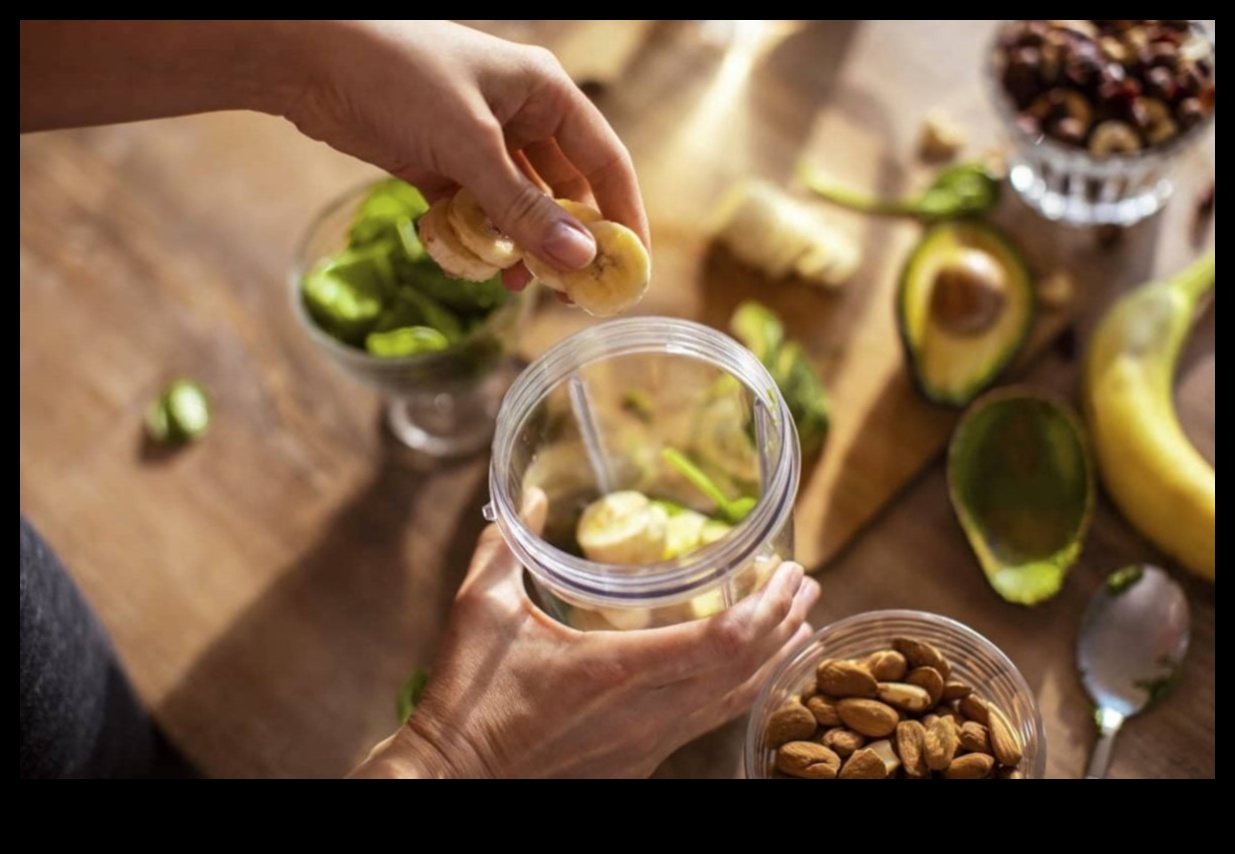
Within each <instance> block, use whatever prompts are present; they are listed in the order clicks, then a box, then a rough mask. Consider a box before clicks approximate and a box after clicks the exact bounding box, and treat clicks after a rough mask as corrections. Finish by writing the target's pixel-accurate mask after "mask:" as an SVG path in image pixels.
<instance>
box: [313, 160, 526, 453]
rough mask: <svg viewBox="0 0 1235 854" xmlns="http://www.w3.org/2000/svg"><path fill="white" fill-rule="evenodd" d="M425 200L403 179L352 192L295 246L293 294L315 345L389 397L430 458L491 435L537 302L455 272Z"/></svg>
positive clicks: (401, 427)
mask: <svg viewBox="0 0 1235 854" xmlns="http://www.w3.org/2000/svg"><path fill="white" fill-rule="evenodd" d="M427 209H428V204H427V202H426V201H425V199H424V197H423V196H422V195H421V194H420V192H419V191H418V190H417V189H416V188H415V187H413V186H411V185H410V184H407V183H405V182H403V181H400V180H398V179H396V178H388V179H385V180H381V181H377V182H373V183H368V184H365V185H364V186H361V187H357V188H355V189H353V190H351V191H350V192H348V193H346V194H345V195H344V196H343V197H342V198H340V199H338V200H336V201H335V202H333V203H332V204H330V205H329V206H327V207H326V209H325V210H324V211H323V212H322V213H321V214H319V215H318V216H317V217H316V218H315V219H314V221H313V223H312V224H311V225H310V227H309V229H308V232H307V234H306V235H305V237H304V239H303V240H302V242H301V244H300V246H299V247H298V249H297V251H296V256H295V260H294V263H293V265H292V272H291V302H292V308H293V311H294V312H295V314H296V317H297V319H298V320H299V321H300V324H301V326H302V327H303V328H304V329H305V331H306V332H307V333H308V335H309V337H310V338H311V339H312V340H313V342H314V343H315V344H316V345H317V346H318V348H319V349H320V350H321V351H322V352H323V353H325V354H326V356H327V357H328V358H330V360H331V361H333V362H334V363H335V364H336V365H338V366H339V367H340V368H342V369H343V370H344V371H345V372H346V373H347V374H349V375H350V376H351V377H353V378H354V379H356V380H358V381H360V382H362V383H364V384H366V385H368V386H370V387H372V388H374V389H376V390H377V391H378V392H380V393H381V394H382V395H383V397H385V399H386V414H387V422H388V424H389V425H390V428H391V431H392V432H393V433H394V435H395V436H396V437H397V438H398V439H399V440H400V441H402V442H403V443H404V444H406V445H408V446H409V447H412V448H415V449H417V450H419V451H422V452H424V453H426V454H429V455H431V456H438V457H450V456H461V455H464V454H469V453H474V452H476V451H479V450H481V449H483V448H485V447H487V446H488V444H489V442H490V440H491V438H492V435H493V421H494V417H495V416H496V414H497V408H498V405H499V404H500V403H501V399H502V396H503V395H504V394H505V392H506V389H507V388H508V387H509V385H510V382H511V381H512V379H513V377H514V374H515V370H514V365H513V354H514V352H515V346H516V339H517V335H518V333H519V331H520V328H521V326H522V325H523V320H524V318H525V317H526V309H527V306H528V300H527V298H525V297H524V296H523V295H522V294H515V293H511V292H510V291H507V290H506V289H505V288H504V287H503V286H502V282H501V278H500V276H495V277H494V278H493V279H490V280H489V281H485V282H465V281H460V280H456V279H451V278H449V277H447V276H446V275H445V274H444V273H443V272H442V270H441V268H440V267H438V265H437V264H436V263H434V261H433V259H432V258H430V257H429V256H428V254H427V253H426V252H425V250H424V247H423V246H422V245H421V243H420V239H419V237H418V235H417V232H416V222H417V220H418V219H419V218H420V216H421V215H422V214H423V213H424V212H425V210H427Z"/></svg>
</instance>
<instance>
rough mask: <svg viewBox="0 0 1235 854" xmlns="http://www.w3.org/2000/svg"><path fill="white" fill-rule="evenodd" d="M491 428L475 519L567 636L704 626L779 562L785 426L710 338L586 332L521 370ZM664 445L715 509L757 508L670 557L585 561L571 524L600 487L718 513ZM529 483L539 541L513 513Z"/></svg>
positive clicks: (734, 346) (765, 376)
mask: <svg viewBox="0 0 1235 854" xmlns="http://www.w3.org/2000/svg"><path fill="white" fill-rule="evenodd" d="M497 422H498V426H497V434H496V437H495V439H494V443H493V458H492V463H491V465H490V470H489V489H490V493H491V496H492V503H491V504H490V505H489V506H488V507H486V508H485V512H486V515H487V516H488V517H489V518H490V520H491V521H496V522H497V524H498V526H499V528H500V529H501V532H502V535H503V536H504V537H505V539H506V542H507V543H508V544H509V545H510V547H511V549H512V550H513V551H514V553H515V555H516V556H517V557H518V558H519V560H520V561H521V562H522V563H523V565H524V567H526V569H527V570H528V573H529V575H530V576H531V580H532V584H533V587H534V589H535V592H536V593H537V594H538V595H539V599H540V604H541V606H542V607H543V608H544V609H545V611H546V612H547V613H549V614H551V615H552V616H553V617H554V618H556V619H558V620H560V621H561V622H563V623H566V624H567V625H570V626H573V627H574V628H577V629H583V630H630V629H642V628H651V627H655V626H664V625H670V624H674V623H681V622H685V621H688V620H693V619H700V618H703V617H707V616H711V615H712V614H715V613H718V612H720V611H722V610H724V609H725V608H728V607H729V606H731V605H733V604H734V603H735V602H737V601H739V600H740V599H742V598H743V597H745V596H748V595H749V594H751V593H752V592H754V591H755V590H758V589H760V588H761V587H762V586H763V585H764V584H765V583H766V582H767V580H768V578H769V577H770V576H771V574H772V571H773V570H774V568H775V567H776V565H777V564H778V563H779V562H780V561H781V560H786V559H789V558H791V557H792V554H793V503H794V498H795V497H796V495H797V490H798V479H799V475H800V468H801V461H800V450H799V446H798V436H797V430H796V429H795V427H794V424H793V418H792V416H791V415H790V413H789V409H788V407H787V406H786V404H785V401H784V399H783V398H782V397H781V395H780V392H779V390H778V389H777V387H776V383H775V381H774V380H773V379H772V377H771V375H770V374H769V373H768V372H767V370H766V369H765V368H764V367H763V365H762V364H760V362H759V360H758V359H756V358H755V357H754V355H753V354H751V353H750V351H748V350H746V349H745V348H744V347H742V346H741V345H740V344H738V343H737V342H736V341H734V340H733V339H732V338H729V337H728V336H726V335H724V334H722V333H720V332H717V331H716V330H714V329H711V328H709V327H706V326H703V325H701V324H698V323H693V322H690V321H686V320H677V319H672V318H665V317H637V318H628V319H623V320H616V321H610V322H607V323H602V324H599V325H597V326H593V327H590V328H588V329H585V330H583V331H582V332H579V333H577V334H575V335H573V336H571V337H570V338H567V339H565V340H564V341H562V342H560V343H559V344H557V345H556V346H555V347H553V348H552V349H551V350H549V351H548V352H547V353H545V354H544V355H543V356H541V357H540V358H539V359H537V360H536V361H535V362H533V363H532V364H531V365H530V366H529V367H528V368H527V369H526V370H524V371H523V373H522V374H521V375H520V376H519V378H518V379H517V380H516V381H515V383H514V385H513V386H512V387H511V389H510V391H509V392H508V393H507V395H506V398H505V400H504V401H503V403H502V407H501V410H500V411H499V413H498V418H497ZM667 450H669V451H670V452H671V453H670V455H672V452H677V453H678V454H681V455H683V456H684V457H686V458H687V459H688V460H689V461H690V462H691V463H693V464H694V465H695V466H697V467H698V468H699V469H700V470H702V471H703V472H704V474H706V476H707V477H708V478H709V479H710V480H711V481H712V482H713V483H714V484H715V485H716V486H717V487H718V488H719V490H720V491H721V492H722V493H723V494H724V495H725V496H726V497H727V498H729V499H740V498H745V497H751V498H755V499H756V501H755V504H754V507H753V509H752V510H750V512H749V514H747V515H746V516H745V518H743V519H741V521H738V522H736V523H735V524H733V527H732V528H731V529H729V530H728V531H727V532H726V533H724V534H723V536H720V538H719V539H717V540H715V541H714V542H711V543H709V544H708V545H704V546H702V547H700V548H698V549H697V550H695V551H691V552H688V553H686V554H683V555H682V556H680V557H677V558H675V559H671V560H661V561H660V562H657V563H651V564H644V565H635V566H632V565H617V564H606V563H598V562H595V561H591V560H587V559H585V558H584V557H583V554H582V551H581V549H580V548H579V546H578V544H577V542H576V539H575V526H576V525H577V523H578V520H579V518H580V516H581V515H582V513H583V510H584V508H586V507H587V505H588V504H589V503H591V502H592V501H594V500H596V499H597V498H599V497H601V496H603V495H607V494H609V493H612V492H616V491H620V490H637V491H639V492H641V493H644V494H645V495H647V496H648V497H650V498H652V499H658V500H664V501H666V502H672V504H673V505H680V506H681V507H685V508H690V509H693V510H696V511H698V512H701V513H704V514H706V515H708V516H711V517H713V518H720V517H723V516H724V512H723V508H720V507H718V506H717V505H716V504H715V503H713V502H712V501H711V500H710V499H709V498H708V497H707V496H706V495H705V494H704V493H703V492H702V491H701V490H700V489H699V488H698V487H697V486H696V485H695V484H693V483H692V482H691V480H690V479H688V478H687V477H685V476H683V474H682V472H681V470H680V469H679V467H677V466H675V465H673V464H672V463H671V462H670V461H669V460H668V459H667V457H666V453H665V452H666V451H667ZM531 488H537V489H540V490H543V491H544V493H545V495H546V497H547V499H548V520H547V523H546V525H545V529H544V531H543V532H542V534H541V535H537V534H535V533H533V532H532V531H531V530H530V529H529V528H528V527H527V526H526V525H525V524H524V523H523V521H522V519H521V518H520V516H519V508H520V507H521V506H522V501H523V497H524V493H525V492H526V491H527V490H529V489H531Z"/></svg>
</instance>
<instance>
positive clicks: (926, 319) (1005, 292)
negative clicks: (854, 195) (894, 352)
mask: <svg viewBox="0 0 1235 854" xmlns="http://www.w3.org/2000/svg"><path fill="white" fill-rule="evenodd" d="M896 308H897V311H896V315H897V325H898V326H899V327H900V336H901V343H902V344H903V345H904V348H905V358H906V360H907V362H908V365H909V371H910V373H911V374H912V375H913V378H914V381H915V382H916V384H917V386H918V388H919V389H920V390H921V392H922V394H923V395H925V396H926V397H927V398H928V399H929V400H931V401H933V402H935V403H939V404H944V405H947V406H958V407H959V406H966V405H967V404H969V403H970V402H972V401H973V400H974V399H975V398H976V397H977V396H978V395H979V394H981V393H982V392H983V391H985V390H986V389H987V388H989V387H990V386H991V384H992V383H994V381H995V380H996V379H997V378H998V376H999V375H1000V373H1002V372H1003V369H1004V368H1006V367H1007V366H1008V363H1009V362H1011V361H1012V359H1013V358H1014V357H1015V356H1016V354H1017V353H1018V352H1019V351H1020V349H1021V345H1022V344H1023V343H1024V342H1025V337H1026V336H1027V335H1028V334H1029V330H1030V328H1031V327H1032V326H1033V319H1034V314H1035V297H1034V288H1033V277H1032V276H1031V275H1030V272H1029V268H1028V267H1027V266H1026V265H1025V262H1024V261H1023V260H1022V258H1021V254H1020V252H1019V251H1018V250H1017V249H1016V247H1015V246H1014V245H1013V243H1012V242H1011V240H1010V239H1009V238H1008V237H1007V236H1006V235H1004V234H1003V233H1002V232H1000V231H999V230H998V229H996V228H995V227H994V226H991V225H988V224H986V223H984V222H978V221H976V220H955V221H950V222H943V223H939V224H937V225H935V226H932V227H931V228H930V229H928V230H927V232H926V234H925V235H923V237H922V240H921V241H920V242H919V243H918V245H917V247H915V248H914V250H913V253H912V254H911V255H910V256H909V260H908V261H907V262H906V263H905V269H904V271H903V272H902V273H901V279H900V286H899V290H898V293H897V307H896Z"/></svg>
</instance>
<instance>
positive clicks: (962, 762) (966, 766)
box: [943, 753, 995, 780]
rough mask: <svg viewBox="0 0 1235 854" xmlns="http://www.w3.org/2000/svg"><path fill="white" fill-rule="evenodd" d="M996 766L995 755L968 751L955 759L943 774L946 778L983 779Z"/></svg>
mask: <svg viewBox="0 0 1235 854" xmlns="http://www.w3.org/2000/svg"><path fill="white" fill-rule="evenodd" d="M994 768H995V759H994V757H991V756H987V755H986V754H985V753H966V754H965V755H964V756H958V757H956V758H955V759H953V760H952V761H951V762H950V763H949V764H948V767H947V768H946V769H944V772H943V776H944V779H946V780H981V779H982V778H983V777H985V776H987V775H988V774H990V773H991V771H992V770H993V769H994Z"/></svg>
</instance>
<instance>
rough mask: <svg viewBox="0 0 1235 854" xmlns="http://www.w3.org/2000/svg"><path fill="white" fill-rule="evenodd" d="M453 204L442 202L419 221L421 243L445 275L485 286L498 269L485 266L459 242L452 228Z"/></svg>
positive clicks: (439, 201) (431, 208)
mask: <svg viewBox="0 0 1235 854" xmlns="http://www.w3.org/2000/svg"><path fill="white" fill-rule="evenodd" d="M450 204H451V202H450V200H449V199H439V200H438V201H436V202H434V203H433V205H432V207H430V208H429V209H428V210H427V211H425V214H424V216H422V217H421V218H420V223H419V228H420V242H421V243H423V244H424V247H425V251H426V252H428V253H429V257H431V258H432V259H433V260H434V261H436V262H437V265H438V266H439V267H441V268H442V272H443V273H445V274H446V275H447V276H450V277H451V278H455V279H467V280H468V281H471V282H484V281H488V280H489V279H492V278H493V277H494V276H496V275H497V271H498V268H497V267H495V266H493V265H492V264H488V263H486V262H485V261H484V260H483V259H481V258H480V257H479V256H478V255H477V254H476V253H475V252H473V251H472V250H470V249H468V248H467V247H466V246H464V245H463V242H462V241H461V240H459V235H458V234H457V233H456V232H455V230H454V227H453V226H451V224H450Z"/></svg>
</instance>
